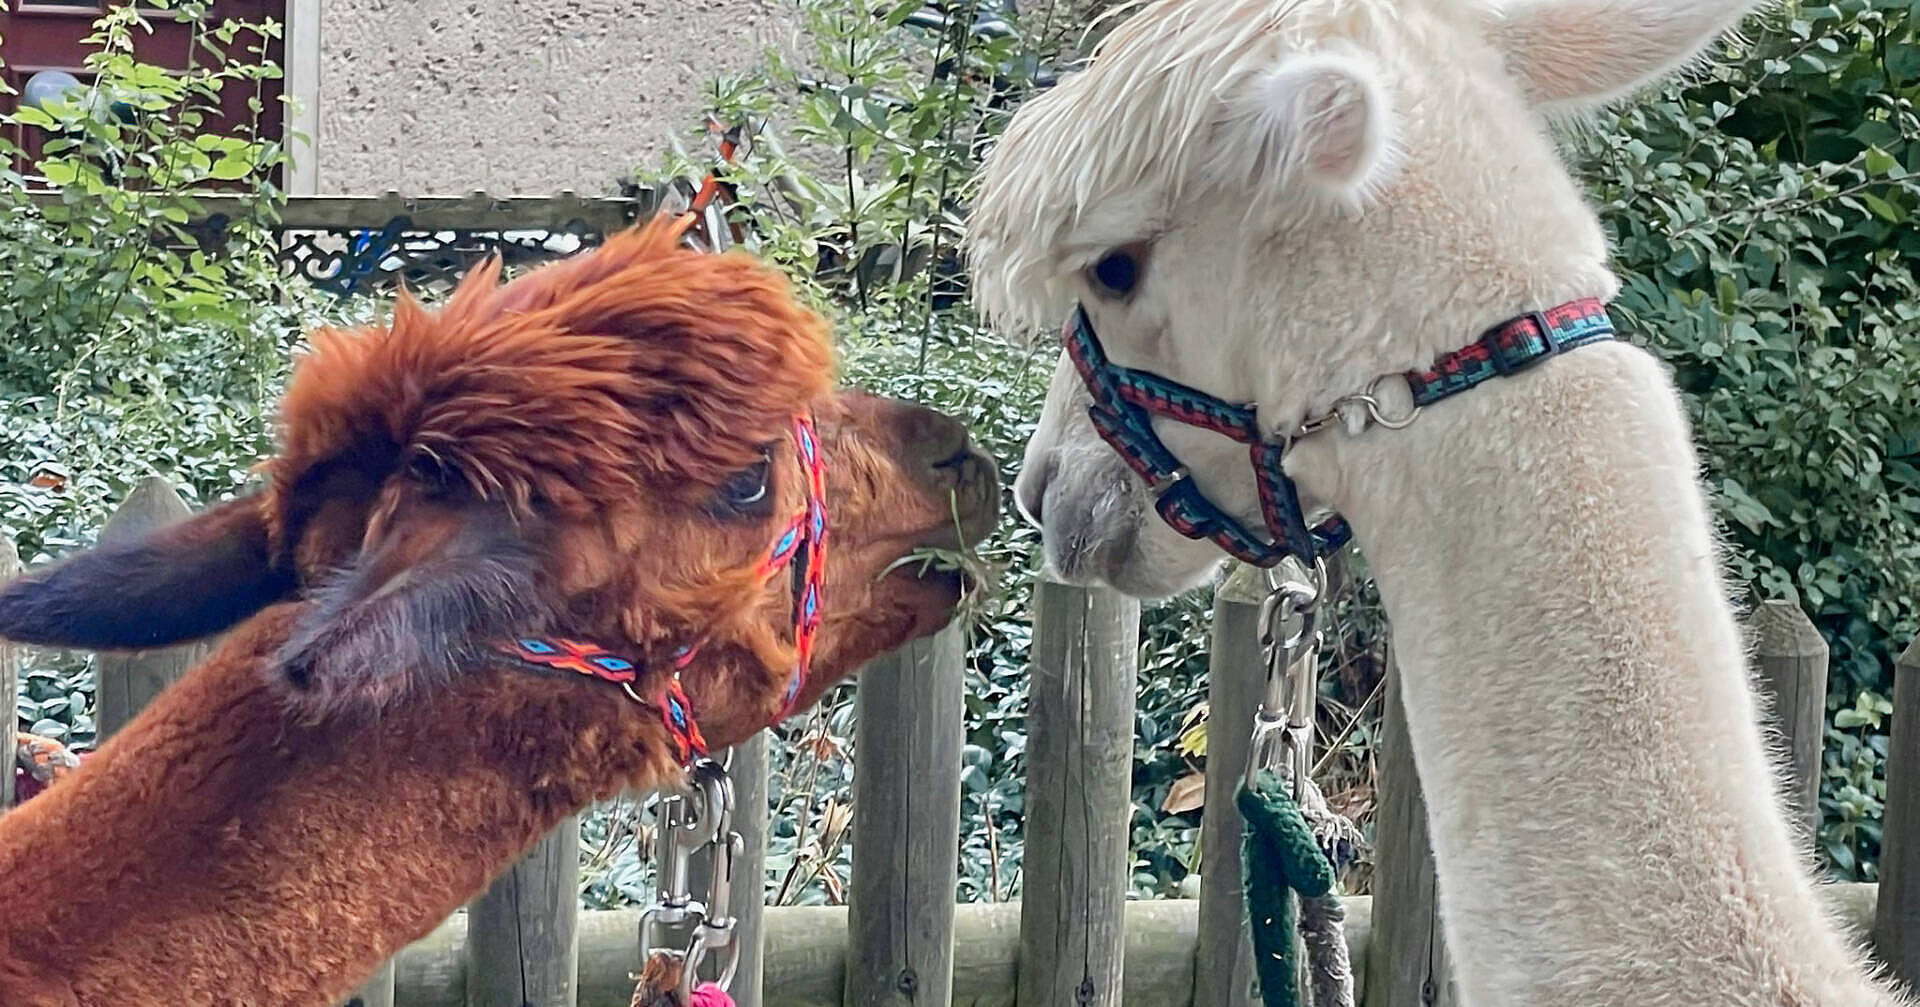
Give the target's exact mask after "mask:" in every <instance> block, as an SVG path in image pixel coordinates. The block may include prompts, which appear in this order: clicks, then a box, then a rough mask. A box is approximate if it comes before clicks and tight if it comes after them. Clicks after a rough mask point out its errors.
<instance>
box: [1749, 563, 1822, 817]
mask: <svg viewBox="0 0 1920 1007" xmlns="http://www.w3.org/2000/svg"><path fill="white" fill-rule="evenodd" d="M1747 635H1748V636H1749V637H1751V638H1752V640H1753V649H1754V654H1753V656H1754V664H1755V667H1756V670H1757V671H1758V673H1759V674H1758V678H1759V685H1760V689H1761V690H1762V691H1763V692H1764V693H1765V694H1766V695H1767V696H1768V700H1767V702H1768V703H1769V705H1770V707H1771V710H1772V716H1771V718H1770V720H1771V723H1772V726H1773V730H1774V731H1775V732H1777V733H1778V735H1779V744H1780V748H1781V751H1780V752H1779V753H1778V755H1779V756H1780V757H1781V758H1784V759H1785V760H1786V769H1787V780H1788V781H1789V782H1788V788H1787V799H1788V811H1789V814H1790V816H1791V817H1792V821H1793V826H1794V829H1795V830H1796V831H1798V832H1799V833H1800V838H1801V839H1802V841H1804V842H1806V843H1807V844H1809V845H1811V844H1812V843H1813V840H1814V837H1815V836H1817V835H1819V832H1820V754H1821V748H1822V746H1823V745H1824V744H1825V743H1826V739H1827V641H1826V640H1825V638H1823V637H1821V635H1820V631H1819V630H1818V629H1815V628H1814V625H1813V620H1812V619H1809V618H1807V613H1806V612H1804V611H1801V609H1800V606H1799V605H1797V604H1795V603H1793V602H1790V601H1780V600H1772V601H1764V602H1761V603H1760V605H1759V606H1758V607H1757V608H1755V609H1754V611H1753V615H1752V616H1751V617H1749V618H1748V620H1747Z"/></svg>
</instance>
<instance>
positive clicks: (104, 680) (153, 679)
mask: <svg viewBox="0 0 1920 1007" xmlns="http://www.w3.org/2000/svg"><path fill="white" fill-rule="evenodd" d="M192 513H193V512H192V511H190V510H189V509H188V508H187V504H186V501H184V500H182V499H180V494H179V493H176V492H174V489H173V487H172V485H170V484H169V483H168V482H167V481H166V480H165V479H162V478H160V477H159V476H149V477H147V478H145V479H142V480H140V484H139V485H138V486H135V487H134V488H133V492H132V493H129V494H127V499H126V500H124V501H122V502H121V504H120V508H119V509H118V510H116V511H114V512H113V517H111V518H109V519H108V520H107V524H106V527H105V528H102V529H101V530H100V544H101V545H107V544H109V543H113V542H125V541H129V540H132V539H136V538H139V537H140V536H142V535H145V534H147V533H148V532H150V531H153V530H155V529H157V528H164V527H166V526H167V525H170V524H173V523H174V522H176V521H181V520H184V519H185V518H187V517H188V516H189V515H190V514H192ZM205 655H206V647H205V646H204V645H201V644H185V645H183V646H179V647H168V648H166V649H164V650H146V651H140V652H138V653H122V654H101V655H100V657H99V662H98V667H99V674H98V676H97V677H96V680H95V683H94V689H95V692H96V698H95V703H96V704H97V706H98V713H97V715H96V716H95V725H96V727H97V729H98V733H99V737H100V739H101V740H102V741H105V740H106V739H107V738H108V737H109V736H110V735H112V734H113V733H114V732H115V731H118V730H119V729H120V728H122V727H125V726H126V725H127V722H128V721H130V720H132V719H133V718H134V715H135V714H138V713H139V712H140V710H141V708H143V707H145V706H146V705H147V703H148V702H149V701H151V700H152V699H153V697H155V696H158V695H159V694H160V690H162V689H165V688H166V687H167V686H168V685H170V684H172V683H173V681H174V680H175V679H177V678H179V677H180V676H181V675H184V674H186V672H187V669H188V668H191V667H193V666H194V665H195V664H196V663H198V662H199V661H200V659H201V658H202V657H204V656H205Z"/></svg>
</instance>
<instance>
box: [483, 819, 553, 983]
mask: <svg viewBox="0 0 1920 1007" xmlns="http://www.w3.org/2000/svg"><path fill="white" fill-rule="evenodd" d="M579 937H580V819H579V818H578V817H577V816H572V817H569V818H567V819H566V820H565V821H563V822H561V823H560V826H559V827H558V828H556V829H554V830H553V831H552V832H550V833H548V834H547V836H546V837H545V838H543V839H541V840H540V842H539V843H538V844H537V845H535V846H534V848H533V849H532V850H531V851H529V852H528V853H527V855H526V856H524V857H522V858H520V860H519V861H518V862H516V863H515V864H514V865H513V867H512V868H510V869H509V870H508V871H507V873H505V874H502V875H501V876H500V877H499V878H498V879H497V880H495V881H494V883H493V885H492V886H491V887H489V888H488V889H487V891H486V894H484V895H481V896H480V897H479V898H478V899H475V900H474V902H473V904H472V905H471V906H468V907H467V1007H574V1004H575V1003H576V1002H577V1001H578V997H579V991H578V989H577V985H578V984H577V982H576V974H577V972H578V970H579V958H580V947H579Z"/></svg>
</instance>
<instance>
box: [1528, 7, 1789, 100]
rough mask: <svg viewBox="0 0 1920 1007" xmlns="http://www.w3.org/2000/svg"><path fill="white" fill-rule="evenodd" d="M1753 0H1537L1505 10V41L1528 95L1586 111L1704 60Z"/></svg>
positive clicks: (1535, 98) (1531, 97)
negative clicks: (1704, 54) (1707, 50)
mask: <svg viewBox="0 0 1920 1007" xmlns="http://www.w3.org/2000/svg"><path fill="white" fill-rule="evenodd" d="M1753 6H1754V4H1753V2H1752V0H1529V2H1523V3H1521V4H1520V5H1518V6H1516V7H1514V8H1513V9H1510V10H1508V11H1506V12H1505V13H1503V14H1502V15H1501V18H1500V24H1499V38H1498V42H1499V45H1500V48H1501V49H1502V50H1503V51H1504V52H1505V53H1506V57H1507V66H1508V68H1509V69H1511V70H1512V71H1513V72H1514V73H1515V74H1516V75H1517V76H1518V77H1519V78H1520V84H1521V87H1522V89H1523V90H1524V91H1525V92H1526V94H1527V98H1528V100H1529V101H1530V102H1532V103H1533V104H1534V105H1535V106H1536V107H1540V108H1542V109H1543V110H1545V111H1549V112H1579V111H1585V110H1588V109H1592V108H1597V107H1599V106H1601V105H1604V104H1606V103H1607V102H1610V101H1613V100H1614V99H1617V98H1621V97H1624V96H1626V95H1628V94H1631V93H1633V92H1634V91H1637V90H1639V89H1640V88H1642V87H1644V86H1646V85H1648V84H1651V83H1653V82H1654V81H1657V80H1660V79H1661V78H1663V77H1666V76H1667V75H1668V74H1671V73H1674V72H1675V71H1677V70H1679V69H1680V68H1681V67H1682V66H1684V65H1686V64H1687V63H1688V62H1689V61H1691V60H1693V59H1696V58H1698V57H1699V56H1700V55H1701V53H1702V52H1703V50H1705V49H1706V47H1707V45H1708V44H1709V43H1711V42H1712V41H1713V40H1714V38H1715V37H1716V36H1718V35H1719V34H1720V33H1721V32H1724V31H1726V30H1727V29H1729V28H1731V27H1733V26H1734V25H1735V24H1737V23H1739V21H1740V18H1741V17H1742V16H1744V15H1745V14H1746V13H1747V11H1749V10H1751V9H1752V8H1753Z"/></svg>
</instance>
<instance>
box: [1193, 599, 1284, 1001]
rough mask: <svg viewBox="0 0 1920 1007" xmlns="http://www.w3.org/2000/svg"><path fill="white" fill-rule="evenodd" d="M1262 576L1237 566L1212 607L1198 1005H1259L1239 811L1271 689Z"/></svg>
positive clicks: (1196, 988) (1195, 991) (1196, 964)
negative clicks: (1256, 728)
mask: <svg viewBox="0 0 1920 1007" xmlns="http://www.w3.org/2000/svg"><path fill="white" fill-rule="evenodd" d="M1265 595H1266V592H1265V590H1264V588H1263V586H1262V585H1261V583H1260V575H1259V572H1258V571H1257V570H1255V569H1254V568H1252V567H1248V566H1241V565H1236V566H1235V567H1234V572H1233V573H1232V575H1230V576H1229V577H1227V579H1226V582H1225V583H1223V584H1221V585H1220V590H1219V591H1217V592H1216V593H1215V594H1214V600H1213V641H1212V646H1213V649H1212V653H1211V654H1210V655H1209V657H1208V660H1207V791H1206V805H1205V810H1204V811H1203V812H1202V813H1201V821H1200V850H1201V853H1202V856H1204V857H1205V860H1204V861H1203V863H1204V864H1205V865H1206V866H1205V868H1204V869H1203V870H1202V871H1201V873H1200V934H1199V939H1198V950H1197V951H1196V953H1195V956H1194V958H1195V960H1194V967H1193V1002H1194V1003H1195V1004H1206V1005H1208V1007H1216V1005H1217V1007H1246V1005H1249V1004H1251V1003H1252V1002H1253V996H1252V991H1253V944H1252V941H1251V940H1250V939H1249V937H1248V936H1247V926H1246V914H1247V911H1246V901H1245V897H1244V896H1243V894H1242V893H1241V889H1240V832H1241V829H1242V827H1243V823H1242V821H1241V819H1240V811H1239V809H1238V808H1236V807H1235V806H1234V792H1235V791H1236V790H1237V789H1238V788H1239V781H1240V776H1241V773H1240V768H1239V767H1242V766H1245V765H1246V764H1247V747H1248V745H1249V744H1250V743H1251V742H1252V732H1253V714H1254V711H1255V710H1256V709H1258V708H1259V706H1260V694H1261V692H1262V691H1263V689H1264V687H1265V685H1266V681H1265V679H1266V668H1265V665H1264V664H1263V663H1262V661H1261V659H1260V637H1259V625H1260V602H1261V599H1263V598H1264V597H1265Z"/></svg>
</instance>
